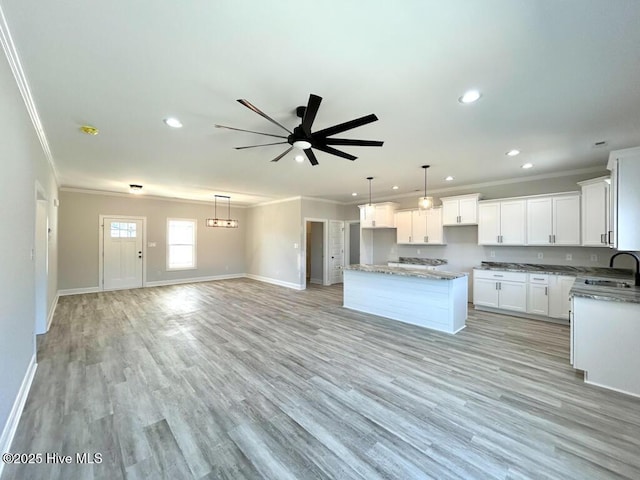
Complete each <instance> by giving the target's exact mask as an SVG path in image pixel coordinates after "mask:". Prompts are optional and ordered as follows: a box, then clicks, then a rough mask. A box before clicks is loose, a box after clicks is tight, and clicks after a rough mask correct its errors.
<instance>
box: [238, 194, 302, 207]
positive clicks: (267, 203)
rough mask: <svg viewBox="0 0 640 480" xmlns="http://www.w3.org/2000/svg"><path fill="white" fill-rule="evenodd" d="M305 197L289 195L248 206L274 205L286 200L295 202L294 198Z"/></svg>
mask: <svg viewBox="0 0 640 480" xmlns="http://www.w3.org/2000/svg"><path fill="white" fill-rule="evenodd" d="M303 198H304V197H301V196H300V195H298V196H297V197H287V198H281V199H280V200H269V201H268V202H262V203H256V204H255V205H250V206H249V207H248V208H255V207H264V206H266V205H274V204H276V203H284V202H293V201H294V200H302V199H303Z"/></svg>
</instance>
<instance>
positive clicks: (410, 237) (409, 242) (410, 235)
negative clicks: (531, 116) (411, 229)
mask: <svg viewBox="0 0 640 480" xmlns="http://www.w3.org/2000/svg"><path fill="white" fill-rule="evenodd" d="M409 243H411V235H409Z"/></svg>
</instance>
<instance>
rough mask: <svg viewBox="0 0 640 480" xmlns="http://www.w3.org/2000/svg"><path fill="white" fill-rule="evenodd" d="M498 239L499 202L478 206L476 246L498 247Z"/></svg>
mask: <svg viewBox="0 0 640 480" xmlns="http://www.w3.org/2000/svg"><path fill="white" fill-rule="evenodd" d="M499 237H500V202H491V203H480V204H479V205H478V245H498V240H499Z"/></svg>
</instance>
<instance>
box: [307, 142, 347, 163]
mask: <svg viewBox="0 0 640 480" xmlns="http://www.w3.org/2000/svg"><path fill="white" fill-rule="evenodd" d="M313 148H315V149H316V150H320V151H321V152H327V153H330V154H331V155H337V156H338V157H342V158H346V159H347V160H355V159H356V158H358V157H354V156H353V155H351V154H349V153H346V152H343V151H341V150H337V149H335V148H332V147H329V146H327V145H318V144H316V143H314V144H313ZM305 152H306V150H305Z"/></svg>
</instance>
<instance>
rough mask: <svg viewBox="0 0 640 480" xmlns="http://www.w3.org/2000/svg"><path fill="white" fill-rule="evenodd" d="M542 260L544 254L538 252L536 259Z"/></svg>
mask: <svg viewBox="0 0 640 480" xmlns="http://www.w3.org/2000/svg"><path fill="white" fill-rule="evenodd" d="M543 258H544V253H542V252H538V259H540V260H541V259H543Z"/></svg>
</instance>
